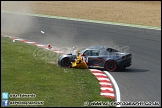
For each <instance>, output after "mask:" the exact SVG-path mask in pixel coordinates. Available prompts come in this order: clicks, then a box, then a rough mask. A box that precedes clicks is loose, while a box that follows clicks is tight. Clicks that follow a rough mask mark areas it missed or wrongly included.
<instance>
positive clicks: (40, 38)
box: [1, 1, 117, 52]
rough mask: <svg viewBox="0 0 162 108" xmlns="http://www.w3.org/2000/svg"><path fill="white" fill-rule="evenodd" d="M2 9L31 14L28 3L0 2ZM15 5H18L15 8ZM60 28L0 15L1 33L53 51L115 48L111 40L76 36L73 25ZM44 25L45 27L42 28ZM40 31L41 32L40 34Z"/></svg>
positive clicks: (46, 23) (23, 17)
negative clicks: (47, 47) (92, 47)
mask: <svg viewBox="0 0 162 108" xmlns="http://www.w3.org/2000/svg"><path fill="white" fill-rule="evenodd" d="M1 3H2V4H1V6H2V8H3V9H5V7H7V8H6V9H7V10H10V9H9V7H11V9H12V10H13V11H15V12H23V13H33V12H32V10H31V7H30V2H29V1H2V2H1ZM17 5H19V6H18V7H17ZM59 24H60V26H52V24H50V23H49V24H48V22H45V21H44V20H43V19H41V20H38V19H36V18H34V17H30V16H26V15H16V14H14V15H13V14H6V13H3V12H2V13H1V32H2V33H4V34H5V33H6V34H8V35H12V36H16V37H21V38H24V39H29V40H32V41H36V42H38V43H41V44H51V46H53V47H54V48H55V49H57V48H60V49H62V50H65V51H66V52H69V51H70V50H71V49H72V47H76V48H77V49H84V48H87V47H90V46H95V45H100V46H109V47H115V46H117V44H116V43H115V42H113V40H111V39H109V41H105V39H104V38H102V39H100V40H98V38H93V36H90V35H88V36H87V37H86V38H85V37H82V36H80V35H78V34H79V33H80V32H78V30H77V28H76V27H75V26H74V25H73V26H70V27H67V26H64V25H66V24H64V23H61V22H60V23H59ZM44 25H46V27H44ZM41 31H42V32H41Z"/></svg>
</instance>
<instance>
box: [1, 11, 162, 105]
mask: <svg viewBox="0 0 162 108" xmlns="http://www.w3.org/2000/svg"><path fill="white" fill-rule="evenodd" d="M29 19H30V20H29ZM20 22H21V23H20ZM29 22H32V23H30V24H29ZM41 31H44V32H45V34H42V33H41ZM1 32H2V33H4V34H9V35H13V36H17V37H20V38H21V37H22V38H24V39H29V40H32V41H36V42H39V43H44V44H48V43H50V44H51V45H54V46H56V47H72V46H77V47H79V48H81V47H82V48H83V47H89V46H91V45H105V46H111V47H115V48H120V50H122V51H124V50H126V51H127V52H132V55H133V60H132V66H131V67H129V68H127V69H126V70H125V71H118V72H112V73H111V75H112V76H113V77H114V79H115V80H116V82H117V83H118V86H119V89H120V95H121V101H151V102H155V101H159V102H160V104H161V30H151V29H144V28H136V27H125V26H117V25H109V24H97V23H88V22H82V21H68V20H61V19H52V18H43V17H34V16H22V15H15V14H7V13H1Z"/></svg>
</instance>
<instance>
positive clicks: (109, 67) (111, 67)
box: [105, 60, 117, 72]
mask: <svg viewBox="0 0 162 108" xmlns="http://www.w3.org/2000/svg"><path fill="white" fill-rule="evenodd" d="M105 70H107V71H109V72H113V71H115V70H117V64H116V62H115V61H114V60H108V61H107V62H106V63H105Z"/></svg>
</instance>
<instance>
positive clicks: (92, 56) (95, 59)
mask: <svg viewBox="0 0 162 108" xmlns="http://www.w3.org/2000/svg"><path fill="white" fill-rule="evenodd" d="M99 53H100V51H99V50H86V51H85V52H84V57H85V58H86V60H87V61H88V63H87V65H88V66H98V65H99V64H100V63H102V61H103V58H101V57H99Z"/></svg>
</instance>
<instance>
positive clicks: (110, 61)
mask: <svg viewBox="0 0 162 108" xmlns="http://www.w3.org/2000/svg"><path fill="white" fill-rule="evenodd" d="M83 58H84V59H83ZM131 64H132V53H127V52H124V53H123V52H120V51H118V50H116V49H113V48H110V47H107V46H91V47H89V48H86V49H84V50H80V51H78V54H73V53H72V52H71V53H69V54H64V55H62V56H60V57H59V58H58V66H61V67H65V68H95V69H99V68H101V69H104V70H106V71H109V72H113V71H116V70H121V69H125V68H126V67H129V66H131Z"/></svg>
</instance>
